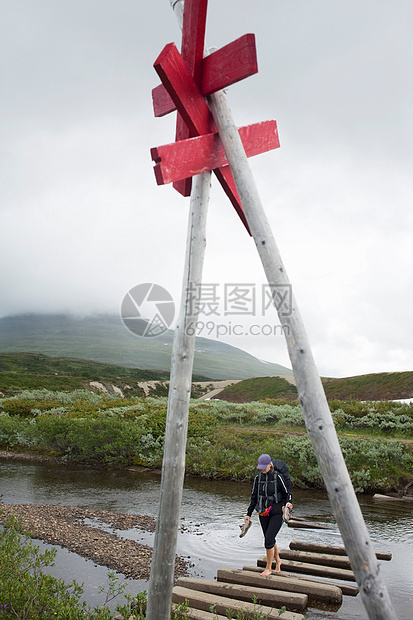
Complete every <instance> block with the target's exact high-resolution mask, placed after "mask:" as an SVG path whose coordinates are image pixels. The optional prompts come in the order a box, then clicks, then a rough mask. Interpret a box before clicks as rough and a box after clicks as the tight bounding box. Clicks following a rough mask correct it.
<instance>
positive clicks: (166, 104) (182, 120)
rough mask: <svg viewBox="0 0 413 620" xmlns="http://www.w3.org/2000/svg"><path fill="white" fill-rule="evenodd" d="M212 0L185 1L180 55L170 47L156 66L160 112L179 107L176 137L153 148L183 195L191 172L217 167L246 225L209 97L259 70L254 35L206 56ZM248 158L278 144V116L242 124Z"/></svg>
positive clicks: (162, 172) (161, 172)
mask: <svg viewBox="0 0 413 620" xmlns="http://www.w3.org/2000/svg"><path fill="white" fill-rule="evenodd" d="M207 4H208V0H185V5H184V18H183V30H182V48H181V54H180V53H179V52H178V50H177V48H176V47H175V45H174V44H173V43H170V44H168V45H166V46H165V48H164V49H163V50H162V52H161V53H160V55H159V56H158V58H157V60H156V61H155V64H154V67H155V70H156V72H157V73H158V75H159V77H160V79H161V82H162V84H161V85H160V86H158V87H157V88H155V89H153V91H152V97H153V107H154V113H155V116H164V115H165V114H168V113H169V112H172V111H173V110H177V111H178V115H177V125H176V141H175V143H172V144H167V145H164V146H160V147H155V148H153V149H151V155H152V159H153V160H154V161H155V168H154V169H155V176H156V180H157V183H158V184H163V183H171V182H172V183H173V184H174V187H175V189H177V190H178V191H179V192H180V193H182V194H183V195H184V196H189V195H190V192H191V177H192V176H194V175H195V174H200V173H201V172H205V171H207V170H213V171H214V173H215V175H216V177H217V178H218V180H219V181H220V183H221V185H222V187H223V189H224V191H225V193H226V194H227V196H228V197H229V199H230V200H231V202H232V204H233V206H234V208H235V210H236V211H237V213H238V215H239V216H240V218H241V220H242V222H243V223H244V225H245V227H246V229H247V230H248V232H250V231H249V228H248V224H247V222H246V219H245V215H244V212H243V210H242V206H241V202H240V199H239V196H238V193H237V190H236V188H235V183H234V180H233V177H232V173H231V170H230V167H229V165H228V162H227V159H226V156H225V152H224V148H223V146H222V143H221V140H220V138H219V136H218V133H217V130H216V127H215V124H214V121H213V119H212V116H211V113H210V110H209V108H208V105H207V103H206V101H205V97H206V96H207V95H210V94H212V93H214V92H216V91H218V90H221V89H222V88H225V87H227V86H230V85H231V84H234V83H235V82H237V81H239V80H242V79H244V78H245V77H248V76H250V75H253V74H254V73H256V72H257V71H258V68H257V56H256V49H255V37H254V35H252V34H247V35H244V36H243V37H240V38H239V39H237V40H236V41H233V42H232V43H229V44H228V45H226V46H225V47H223V48H221V49H220V50H217V51H216V52H214V53H213V54H211V55H209V56H206V57H205V58H204V37H205V24H206V11H207ZM239 133H240V137H241V140H242V143H243V145H244V148H245V152H246V154H247V156H248V157H251V156H253V155H257V154H259V153H264V152H266V151H269V150H271V149H274V148H278V147H279V145H280V144H279V140H278V133H277V125H276V122H275V121H267V122H264V123H256V124H254V125H250V126H248V127H241V128H240V129H239Z"/></svg>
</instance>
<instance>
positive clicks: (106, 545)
mask: <svg viewBox="0 0 413 620" xmlns="http://www.w3.org/2000/svg"><path fill="white" fill-rule="evenodd" d="M9 515H14V516H15V517H16V518H18V519H20V518H21V519H22V526H23V528H24V529H25V530H28V531H29V532H30V535H31V537H32V538H37V539H40V540H43V541H45V542H47V543H50V544H52V545H60V546H61V547H65V548H66V549H68V550H69V551H73V552H74V553H77V554H78V555H80V556H82V557H84V558H88V559H90V560H93V562H95V564H99V565H100V566H107V567H108V568H110V569H113V570H115V571H117V572H119V573H122V574H123V575H125V577H129V578H132V579H144V580H148V579H149V575H150V569H151V560H152V548H151V547H149V546H147V545H142V544H140V543H137V542H135V541H133V540H125V539H122V538H119V536H117V535H116V533H115V532H116V530H129V529H132V528H136V529H139V530H144V531H146V532H154V531H155V519H154V518H153V517H149V516H143V515H132V514H125V513H115V512H109V511H107V510H96V511H94V510H88V509H86V508H80V507H76V506H48V505H40V504H1V505H0V523H1V524H3V523H4V521H5V520H6V518H7V517H8V516H9ZM85 519H90V520H92V521H93V526H91V525H87V524H85ZM108 529H111V530H112V533H109V532H108V531H107V530H108ZM190 567H191V564H190V562H189V561H188V560H187V559H185V558H182V557H179V556H177V557H176V561H175V577H176V578H177V577H179V576H185V575H188V572H189V568H190Z"/></svg>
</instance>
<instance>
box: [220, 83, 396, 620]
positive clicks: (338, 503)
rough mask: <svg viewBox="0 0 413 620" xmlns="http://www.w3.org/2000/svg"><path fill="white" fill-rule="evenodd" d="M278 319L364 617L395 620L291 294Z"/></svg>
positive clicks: (263, 240) (231, 134) (273, 261)
mask: <svg viewBox="0 0 413 620" xmlns="http://www.w3.org/2000/svg"><path fill="white" fill-rule="evenodd" d="M208 101H209V104H210V108H211V111H212V115H213V117H214V121H215V124H216V126H217V128H218V132H219V135H220V138H221V140H222V143H223V145H224V149H225V153H226V156H227V159H228V162H229V165H230V168H231V171H232V174H233V177H234V181H235V185H236V188H237V191H238V194H239V196H240V198H241V204H242V207H243V210H244V213H245V216H246V219H247V222H248V225H249V228H250V230H251V233H252V236H253V238H254V241H255V244H256V247H257V250H258V253H259V255H260V258H261V262H262V264H263V267H264V271H265V274H266V277H267V280H268V284H269V285H270V287H272V288H273V294H274V295H275V294H276V290H277V287H284V288H285V287H286V286H287V287H289V286H291V285H290V282H289V280H288V276H287V273H286V271H285V268H284V265H283V263H282V260H281V255H280V252H279V250H278V247H277V245H276V242H275V239H274V236H273V234H272V231H271V228H270V225H269V223H268V220H267V217H266V214H265V212H264V209H263V206H262V203H261V200H260V196H259V193H258V190H257V188H256V185H255V182H254V178H253V176H252V172H251V169H250V167H249V163H248V159H247V157H246V155H245V151H244V149H243V146H242V142H241V139H240V136H239V133H238V131H237V128H236V126H235V124H234V122H233V120H232V115H231V111H230V110H229V107H228V105H227V102H226V99H225V96H224V94H223V92H222V91H221V92H219V93H215V94H213V95H210V96H209V98H208ZM274 299H275V298H274ZM279 318H280V321H281V322H282V324H283V326H284V327H285V329H284V330H283V331H284V334H285V336H286V341H287V347H288V352H289V356H290V359H291V363H292V367H293V371H294V376H295V379H296V384H297V391H298V396H299V399H300V403H301V407H302V410H303V415H304V420H305V424H306V427H307V432H308V435H309V437H310V439H311V443H312V445H313V448H314V452H315V454H316V457H317V461H318V464H319V467H320V470H321V474H322V476H323V479H324V482H325V485H326V488H327V492H328V496H329V498H330V502H331V506H332V509H333V512H334V515H335V518H336V521H337V524H338V526H339V529H340V532H341V535H342V538H343V541H344V545H345V547H346V550H347V553H348V556H349V558H350V562H351V566H352V568H353V571H354V573H355V575H356V579H357V583H358V584H359V587H360V592H361V596H362V599H363V603H364V605H365V607H366V610H367V613H368V616H369V618H370V619H371V620H396V614H395V611H394V609H393V606H392V603H391V601H390V597H389V594H388V591H387V588H386V585H385V584H384V581H383V579H382V577H381V575H380V572H379V565H378V562H377V559H376V556H375V553H374V549H373V545H372V542H371V539H370V536H369V533H368V531H367V527H366V525H365V523H364V519H363V515H362V512H361V509H360V506H359V503H358V501H357V497H356V494H355V492H354V489H353V486H352V484H351V480H350V476H349V474H348V471H347V467H346V464H345V461H344V458H343V455H342V452H341V448H340V444H339V442H338V437H337V434H336V431H335V428H334V423H333V420H332V417H331V413H330V409H329V407H328V403H327V399H326V396H325V393H324V389H323V386H322V383H321V379H320V376H319V374H318V372H317V368H316V365H315V362H314V359H313V356H312V352H311V348H310V343H309V341H308V338H307V334H306V331H305V328H304V323H303V321H302V318H301V316H300V313H299V310H298V307H297V304H296V301H295V299H294V295H292V311H291V314H290V315H289V316H285V315H284V314H282V312H281V311H279Z"/></svg>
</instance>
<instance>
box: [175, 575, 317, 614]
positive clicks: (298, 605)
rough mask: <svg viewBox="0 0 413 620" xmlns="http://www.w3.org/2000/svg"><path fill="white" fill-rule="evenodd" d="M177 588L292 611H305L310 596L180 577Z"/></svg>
mask: <svg viewBox="0 0 413 620" xmlns="http://www.w3.org/2000/svg"><path fill="white" fill-rule="evenodd" d="M176 585H177V586H182V587H183V588H189V589H190V590H199V591H201V592H206V593H208V594H218V595H219V596H227V597H229V598H235V599H238V600H239V601H248V602H251V601H253V600H256V602H257V603H258V604H259V605H267V606H269V607H283V606H285V607H286V608H287V609H288V610H290V611H304V610H305V609H306V607H307V604H308V596H307V595H306V594H302V593H297V592H285V591H284V592H283V591H282V590H273V589H269V588H265V587H263V588H261V587H254V586H251V585H245V584H242V585H239V584H233V583H226V582H216V581H214V580H212V579H211V580H207V579H195V578H192V577H180V578H179V579H178V581H177V582H176Z"/></svg>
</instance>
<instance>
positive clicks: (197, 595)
mask: <svg viewBox="0 0 413 620" xmlns="http://www.w3.org/2000/svg"><path fill="white" fill-rule="evenodd" d="M185 599H187V600H188V605H189V607H194V608H196V609H201V610H203V611H210V609H211V607H212V606H213V607H214V609H215V611H216V613H217V614H222V615H224V614H226V612H227V609H228V607H230V608H231V609H232V610H233V612H234V613H238V612H241V611H242V610H243V611H244V612H249V613H250V614H251V613H253V612H254V611H255V612H256V613H258V614H259V613H261V614H262V616H263V617H264V618H268V620H279V617H280V611H281V610H280V609H277V608H275V607H266V606H264V605H254V603H248V602H246V601H237V600H236V599H232V598H228V597H226V596H217V595H216V594H207V593H206V592H198V591H196V590H190V589H189V588H182V587H181V586H175V587H174V589H173V590H172V601H173V602H174V603H183V602H184V601H185ZM282 618H283V620H305V618H304V616H303V614H300V613H298V612H295V611H285V612H284V613H283V615H282Z"/></svg>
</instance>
